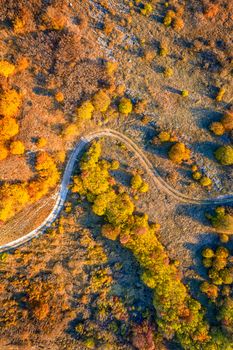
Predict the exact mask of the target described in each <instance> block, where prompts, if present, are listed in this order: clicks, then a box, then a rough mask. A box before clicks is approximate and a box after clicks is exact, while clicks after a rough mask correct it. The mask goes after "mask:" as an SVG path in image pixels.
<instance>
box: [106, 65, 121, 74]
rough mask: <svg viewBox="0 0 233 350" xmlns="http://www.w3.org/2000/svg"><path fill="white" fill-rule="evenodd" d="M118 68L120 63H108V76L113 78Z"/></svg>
mask: <svg viewBox="0 0 233 350" xmlns="http://www.w3.org/2000/svg"><path fill="white" fill-rule="evenodd" d="M117 67H118V63H117V62H111V61H108V62H107V63H106V69H107V73H108V75H110V76H112V75H113V74H114V73H115V72H116V70H117Z"/></svg>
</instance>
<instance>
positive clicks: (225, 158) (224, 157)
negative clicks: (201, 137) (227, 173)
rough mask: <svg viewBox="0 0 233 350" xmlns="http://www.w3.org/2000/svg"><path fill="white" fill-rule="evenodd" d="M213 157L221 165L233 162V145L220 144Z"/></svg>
mask: <svg viewBox="0 0 233 350" xmlns="http://www.w3.org/2000/svg"><path fill="white" fill-rule="evenodd" d="M215 157H216V159H217V160H218V161H219V163H221V164H222V165H232V164H233V147H232V146H221V147H219V148H218V149H217V151H216V152H215Z"/></svg>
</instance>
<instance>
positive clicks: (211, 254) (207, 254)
mask: <svg viewBox="0 0 233 350" xmlns="http://www.w3.org/2000/svg"><path fill="white" fill-rule="evenodd" d="M201 255H202V256H203V257H204V258H213V257H214V255H215V254H214V251H213V249H211V248H205V249H203V250H202V252H201Z"/></svg>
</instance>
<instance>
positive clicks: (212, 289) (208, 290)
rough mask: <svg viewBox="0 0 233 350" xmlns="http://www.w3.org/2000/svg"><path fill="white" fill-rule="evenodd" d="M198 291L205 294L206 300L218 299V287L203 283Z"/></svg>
mask: <svg viewBox="0 0 233 350" xmlns="http://www.w3.org/2000/svg"><path fill="white" fill-rule="evenodd" d="M200 290H201V292H202V293H205V294H206V295H207V296H208V298H210V299H212V300H215V299H216V298H217V297H218V287H217V286H215V285H214V284H211V283H208V282H206V281H205V282H203V283H202V284H201V286H200Z"/></svg>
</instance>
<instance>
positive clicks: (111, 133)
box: [0, 128, 233, 252]
mask: <svg viewBox="0 0 233 350" xmlns="http://www.w3.org/2000/svg"><path fill="white" fill-rule="evenodd" d="M106 136H107V137H113V138H115V139H117V140H119V141H121V142H123V143H124V144H125V145H126V146H127V148H128V149H130V150H131V151H133V152H134V153H135V154H136V155H137V157H138V159H139V161H140V162H141V164H142V165H143V167H144V168H145V170H146V171H147V173H148V174H149V175H150V176H151V178H152V180H153V182H154V184H155V185H156V187H157V188H158V189H159V190H161V191H163V192H165V193H166V194H168V195H169V196H172V197H173V198H175V199H176V200H177V201H179V202H183V203H187V204H195V205H205V206H208V205H225V204H226V203H233V195H228V196H222V197H215V198H208V199H203V200H201V199H195V198H191V197H189V196H186V195H185V194H183V193H181V192H179V191H177V190H176V189H175V188H173V187H172V186H170V185H169V184H168V183H167V182H166V181H165V180H164V179H163V178H162V177H161V176H160V174H159V173H158V171H157V170H156V169H155V167H154V166H153V164H152V163H151V162H150V160H149V159H148V158H147V156H146V155H145V153H144V152H143V151H142V150H141V149H140V147H139V146H138V145H137V144H136V143H135V142H133V141H132V140H131V139H130V138H129V137H128V136H126V135H124V134H122V133H120V132H118V131H116V130H113V129H108V128H104V129H102V130H99V131H96V132H91V133H89V134H87V135H85V136H82V137H81V139H80V141H79V142H78V143H77V145H76V147H75V148H74V150H73V151H72V153H71V155H70V158H69V160H68V163H67V165H66V168H65V171H64V174H63V178H62V181H61V184H60V186H59V190H58V192H57V193H56V202H55V205H54V207H53V209H52V210H51V212H50V214H49V215H48V216H47V218H46V219H45V220H44V221H43V222H42V224H41V225H39V226H38V227H37V228H36V229H34V230H32V231H31V232H29V233H28V234H26V235H24V236H22V237H20V238H18V239H16V240H14V241H12V242H9V243H7V244H4V245H2V246H0V252H4V251H7V250H10V249H14V248H17V247H18V246H20V245H22V244H24V243H26V242H28V241H30V240H31V239H33V238H35V237H37V236H38V235H39V234H40V233H42V232H43V231H44V230H45V229H46V228H47V227H49V226H50V225H51V224H52V222H54V220H55V219H56V218H57V216H58V215H59V213H60V211H61V209H62V207H63V205H64V202H65V200H66V197H67V193H68V190H69V189H68V185H69V183H70V180H71V176H72V173H73V169H74V166H75V162H76V159H77V157H78V155H79V154H80V153H81V152H82V151H83V149H84V147H85V146H86V145H87V144H88V143H90V142H91V141H93V140H94V139H97V138H100V137H106Z"/></svg>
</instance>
